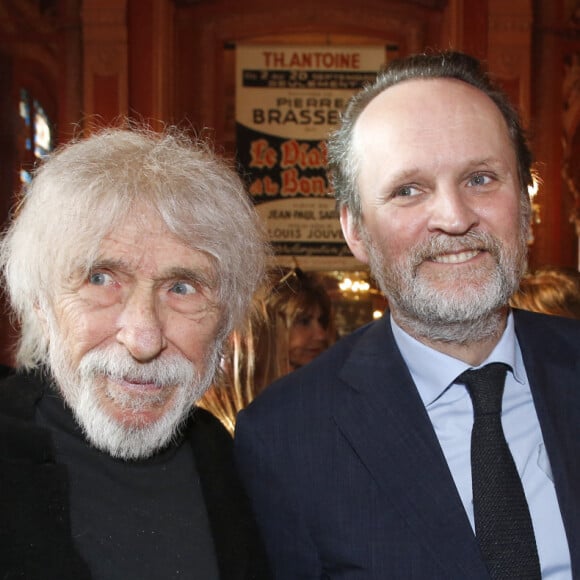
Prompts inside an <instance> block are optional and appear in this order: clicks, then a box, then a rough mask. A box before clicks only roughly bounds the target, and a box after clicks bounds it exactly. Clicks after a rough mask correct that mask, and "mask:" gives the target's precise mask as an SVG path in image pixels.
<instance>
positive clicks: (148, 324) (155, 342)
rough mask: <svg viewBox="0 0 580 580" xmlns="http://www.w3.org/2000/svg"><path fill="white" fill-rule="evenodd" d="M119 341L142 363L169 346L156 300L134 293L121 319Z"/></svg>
mask: <svg viewBox="0 0 580 580" xmlns="http://www.w3.org/2000/svg"><path fill="white" fill-rule="evenodd" d="M117 340H118V342H119V343H121V344H122V345H123V346H124V347H125V348H126V349H127V350H128V351H129V353H130V354H131V356H133V358H135V359H136V360H138V361H140V362H146V361H148V360H151V359H153V358H155V357H156V356H158V355H159V354H160V353H161V352H162V351H163V350H164V349H165V347H166V346H167V344H166V339H165V336H164V333H163V324H162V321H161V317H160V315H159V312H158V308H157V305H156V301H155V298H154V297H153V296H150V295H148V293H146V292H134V293H133V294H132V295H131V297H130V298H129V299H128V301H127V302H126V304H125V307H124V309H123V313H122V314H121V317H120V319H119V330H118V332H117Z"/></svg>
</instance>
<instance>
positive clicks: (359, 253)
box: [340, 207, 369, 264]
mask: <svg viewBox="0 0 580 580" xmlns="http://www.w3.org/2000/svg"><path fill="white" fill-rule="evenodd" d="M340 226H341V227H342V233H343V235H344V239H345V240H346V243H347V244H348V247H349V248H350V251H351V252H352V254H353V256H354V257H355V258H356V259H357V260H359V261H360V262H362V263H363V264H368V263H369V257H368V253H367V249H366V245H365V243H364V241H363V240H362V237H361V232H360V225H359V224H358V223H356V221H355V220H354V218H353V217H352V214H351V213H350V212H349V211H348V209H347V208H346V207H342V208H341V210H340Z"/></svg>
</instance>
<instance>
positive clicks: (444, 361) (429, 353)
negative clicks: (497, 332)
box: [390, 311, 526, 407]
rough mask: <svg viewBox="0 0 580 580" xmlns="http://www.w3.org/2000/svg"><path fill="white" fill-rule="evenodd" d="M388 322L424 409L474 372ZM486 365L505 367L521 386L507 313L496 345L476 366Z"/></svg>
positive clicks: (522, 376) (522, 372)
mask: <svg viewBox="0 0 580 580" xmlns="http://www.w3.org/2000/svg"><path fill="white" fill-rule="evenodd" d="M390 318H391V328H392V330H393V335H394V337H395V342H396V343H397V346H398V347H399V350H400V352H401V355H402V357H403V359H404V361H405V363H406V364H407V367H408V369H409V371H410V373H411V376H412V377H413V380H414V381H415V385H416V386H417V390H418V391H419V395H420V397H421V400H422V401H423V404H424V405H425V406H426V407H428V406H429V405H430V404H431V403H433V402H434V401H435V400H437V399H438V398H439V397H440V396H441V394H442V393H443V392H444V391H445V390H446V389H447V388H448V387H449V386H450V385H451V384H452V383H453V382H454V380H455V379H456V378H457V377H458V376H459V375H460V374H461V373H462V372H463V371H465V370H467V369H469V368H474V367H471V366H470V365H468V364H466V363H465V362H463V361H461V360H459V359H456V358H454V357H452V356H449V355H446V354H443V353H442V352H439V351H437V350H435V349H433V348H431V347H428V346H426V345H425V344H423V343H422V342H419V341H418V340H416V339H415V338H413V337H412V336H411V335H409V334H407V333H406V332H405V331H404V330H403V329H402V328H401V327H400V326H399V325H398V324H397V323H396V322H395V321H394V320H393V317H392V316H391V317H390ZM490 362H502V363H505V364H508V365H509V366H510V367H511V368H512V369H513V376H514V378H515V380H516V381H517V382H518V383H521V384H525V382H526V378H525V376H526V375H525V370H524V365H523V360H522V356H521V352H520V348H519V345H518V342H517V338H516V333H515V328H514V318H513V315H512V313H511V311H510V313H509V315H508V318H507V323H506V328H505V330H504V332H503V334H502V336H501V338H500V340H499V342H498V343H497V344H496V346H495V348H494V349H493V351H492V352H491V353H490V355H489V356H488V357H487V359H486V360H485V361H484V362H483V363H482V364H481V365H480V366H483V365H485V364H487V363H490Z"/></svg>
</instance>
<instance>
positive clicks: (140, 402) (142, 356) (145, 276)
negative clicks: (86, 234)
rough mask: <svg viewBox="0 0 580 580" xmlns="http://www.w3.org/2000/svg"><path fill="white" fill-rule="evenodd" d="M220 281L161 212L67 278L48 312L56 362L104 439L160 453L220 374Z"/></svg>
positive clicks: (93, 436)
mask: <svg viewBox="0 0 580 580" xmlns="http://www.w3.org/2000/svg"><path fill="white" fill-rule="evenodd" d="M143 223H147V224H148V225H147V227H146V228H144V227H143V225H142V224H143ZM213 282H214V274H213V268H212V265H211V263H210V261H209V259H208V258H207V256H206V255H205V254H203V253H201V252H198V251H195V250H192V249H190V248H188V247H186V246H185V245H183V244H182V243H181V242H180V241H178V240H176V239H175V238H174V237H173V236H172V235H171V234H170V233H169V231H168V230H167V229H166V227H165V226H164V224H163V223H162V222H161V220H160V219H159V217H157V216H155V215H153V214H151V215H149V216H148V221H146V222H142V221H139V222H137V221H135V220H133V219H130V218H129V219H127V220H125V221H124V222H123V223H122V224H121V225H120V226H119V227H118V228H116V229H114V231H112V232H111V233H110V234H109V235H107V236H106V237H105V238H104V240H103V242H102V244H101V247H100V252H99V256H98V259H97V260H96V262H95V263H94V264H92V267H91V270H90V273H89V275H88V276H87V277H83V278H81V277H80V276H79V279H77V280H74V279H73V280H70V281H66V282H64V283H63V285H62V288H60V289H59V291H58V292H57V293H56V296H55V299H54V303H53V304H52V314H51V315H49V316H48V319H47V322H48V325H47V326H48V328H49V333H50V364H51V368H52V371H53V374H54V376H55V379H56V382H57V384H58V386H59V387H60V389H61V391H62V392H63V395H64V397H65V399H66V400H67V402H68V403H69V405H70V406H71V407H72V409H73V411H74V412H75V415H76V417H77V420H78V421H79V423H80V424H81V426H82V427H83V428H84V430H85V431H86V433H87V435H88V437H89V439H90V440H92V442H93V443H94V444H95V445H96V446H97V447H99V448H101V449H104V450H106V451H108V452H109V453H111V454H113V455H116V456H120V457H140V456H147V455H150V454H151V453H152V452H153V451H154V450H155V449H156V448H158V447H160V446H162V445H164V444H165V443H166V442H167V441H168V440H169V439H170V438H171V436H172V435H173V434H174V432H175V430H176V428H177V427H178V426H179V424H180V423H181V421H182V419H183V418H184V416H186V415H187V413H188V412H189V410H190V409H191V406H192V405H193V404H194V402H195V401H196V400H197V399H198V398H199V397H200V396H201V394H202V393H203V391H204V390H205V388H206V387H207V386H208V384H209V383H210V382H211V380H212V377H213V372H214V370H215V367H216V364H217V360H216V359H217V358H218V351H219V345H217V344H216V335H217V334H218V330H219V325H220V321H221V319H220V314H219V311H218V308H217V307H216V302H215V289H214V287H213Z"/></svg>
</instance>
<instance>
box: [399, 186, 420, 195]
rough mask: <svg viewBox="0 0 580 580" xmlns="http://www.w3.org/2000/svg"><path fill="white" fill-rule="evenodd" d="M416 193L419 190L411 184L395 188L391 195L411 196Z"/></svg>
mask: <svg viewBox="0 0 580 580" xmlns="http://www.w3.org/2000/svg"><path fill="white" fill-rule="evenodd" d="M418 193H419V190H418V189H417V188H416V187H413V186H412V185H404V186H403V187H399V188H398V189H395V191H394V193H393V197H411V196H413V195H417V194H418Z"/></svg>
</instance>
